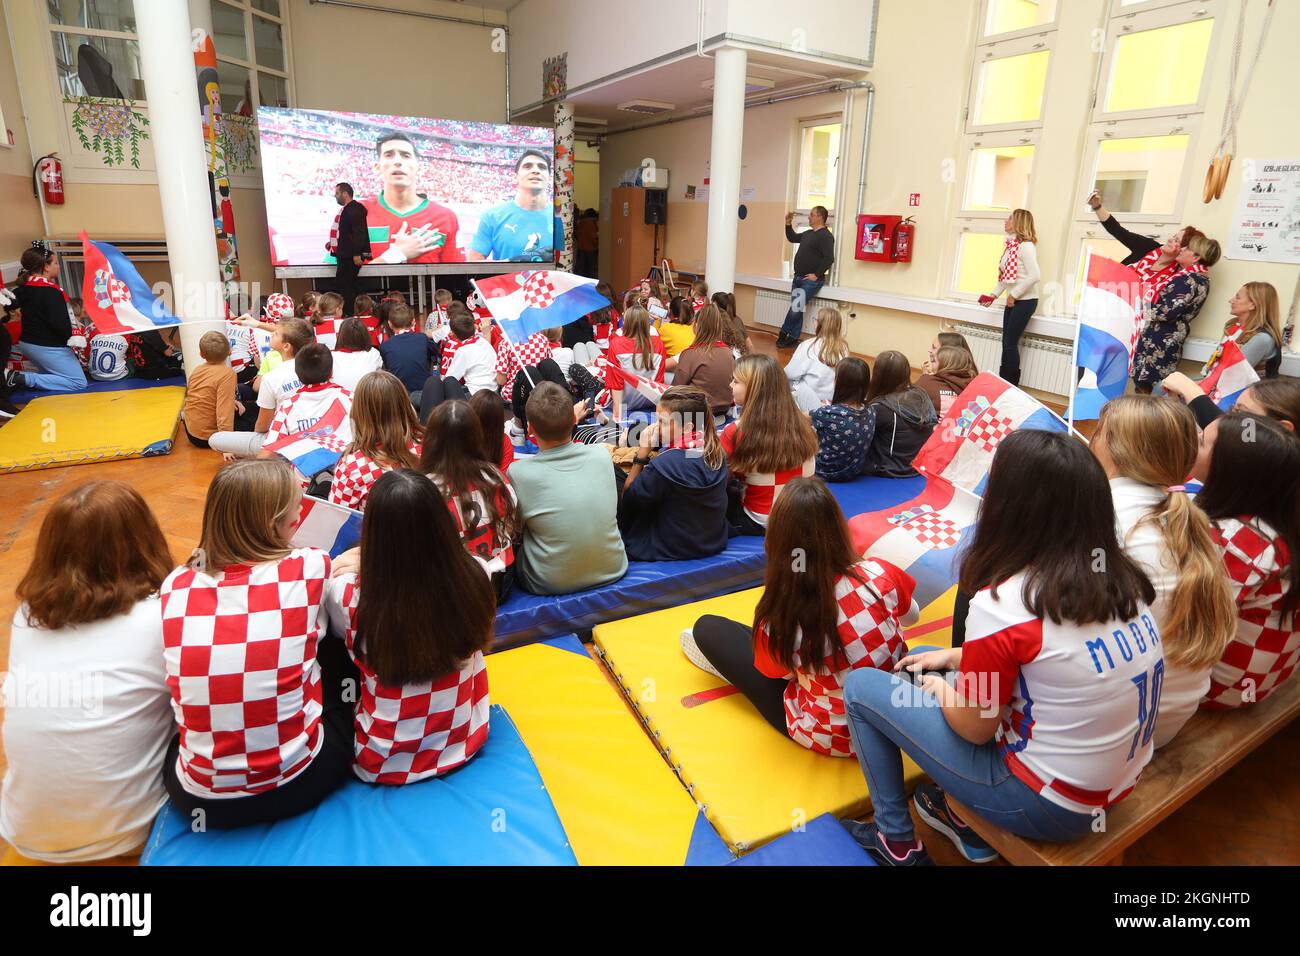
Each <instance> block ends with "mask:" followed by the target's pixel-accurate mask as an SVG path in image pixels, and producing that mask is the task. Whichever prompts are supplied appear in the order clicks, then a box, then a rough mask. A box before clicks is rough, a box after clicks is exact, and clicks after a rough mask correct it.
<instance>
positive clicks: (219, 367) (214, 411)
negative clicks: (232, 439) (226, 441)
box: [184, 332, 253, 448]
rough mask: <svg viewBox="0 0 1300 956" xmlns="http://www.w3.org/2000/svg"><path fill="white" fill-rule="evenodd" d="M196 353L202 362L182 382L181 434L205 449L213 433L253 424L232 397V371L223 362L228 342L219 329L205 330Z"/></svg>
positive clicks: (240, 405) (233, 394)
mask: <svg viewBox="0 0 1300 956" xmlns="http://www.w3.org/2000/svg"><path fill="white" fill-rule="evenodd" d="M199 355H201V356H203V364H202V365H200V366H199V367H198V368H196V369H195V370H194V371H193V373H192V374H191V375H190V378H189V382H188V383H186V389H185V420H184V425H185V437H186V438H188V439H189V440H190V444H191V445H194V446H195V447H196V448H207V447H209V445H208V438H209V437H210V436H211V435H212V434H213V433H214V432H229V431H234V430H235V429H236V427H238V428H239V430H240V431H248V430H250V429H251V428H252V427H253V423H252V421H251V420H249V418H248V416H247V415H246V414H245V409H244V405H243V403H241V402H240V401H238V400H237V399H236V398H235V386H236V382H235V370H234V369H232V368H231V367H230V366H229V365H227V364H226V358H227V357H228V356H229V355H230V342H229V341H228V340H227V339H226V337H225V336H224V335H222V334H221V333H220V332H205V333H204V334H203V336H202V337H201V338H200V339H199ZM236 414H238V416H239V419H240V420H239V422H238V426H237V425H236V419H235V416H236Z"/></svg>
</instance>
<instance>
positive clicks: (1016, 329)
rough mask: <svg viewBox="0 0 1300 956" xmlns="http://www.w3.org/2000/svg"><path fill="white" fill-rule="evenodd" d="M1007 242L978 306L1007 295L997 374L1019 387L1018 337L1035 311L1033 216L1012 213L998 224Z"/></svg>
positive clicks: (1025, 211)
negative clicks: (992, 282)
mask: <svg viewBox="0 0 1300 956" xmlns="http://www.w3.org/2000/svg"><path fill="white" fill-rule="evenodd" d="M1002 228H1003V229H1004V230H1005V231H1006V234H1007V242H1006V246H1005V248H1004V249H1003V250H1002V259H1001V261H1000V262H999V263H998V284H997V286H996V287H995V288H994V290H993V292H992V293H991V294H989V295H982V296H980V298H979V303H980V305H982V306H985V307H986V308H987V307H988V306H990V305H992V304H993V303H994V302H996V301H997V300H998V297H999V296H1001V295H1002V293H1003V292H1005V293H1006V294H1007V305H1006V308H1005V309H1004V310H1003V312H1002V366H1001V368H999V370H998V374H999V375H1001V376H1002V377H1003V378H1004V379H1006V380H1007V381H1008V382H1010V383H1011V384H1012V385H1019V384H1020V336H1022V335H1023V334H1024V332H1025V327H1026V326H1027V325H1029V320H1030V319H1032V318H1033V317H1034V312H1035V311H1036V310H1037V309H1038V279H1039V276H1040V275H1041V273H1040V272H1039V270H1038V248H1037V245H1036V243H1037V242H1038V233H1037V232H1036V231H1035V230H1034V214H1033V213H1031V212H1030V211H1029V210H1028V209H1016V210H1013V211H1012V213H1011V215H1009V216H1007V219H1006V222H1005V223H1003V224H1002Z"/></svg>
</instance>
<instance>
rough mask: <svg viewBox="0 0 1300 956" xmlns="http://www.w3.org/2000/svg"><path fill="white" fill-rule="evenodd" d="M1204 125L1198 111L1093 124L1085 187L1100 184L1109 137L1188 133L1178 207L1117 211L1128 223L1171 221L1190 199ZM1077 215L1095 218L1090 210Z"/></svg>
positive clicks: (1088, 141)
mask: <svg viewBox="0 0 1300 956" xmlns="http://www.w3.org/2000/svg"><path fill="white" fill-rule="evenodd" d="M1201 125H1202V117H1200V116H1198V115H1196V114H1189V115H1182V116H1176V117H1166V118H1164V119H1160V120H1123V121H1119V120H1116V121H1112V122H1107V123H1093V124H1090V125H1089V127H1088V130H1087V133H1088V137H1087V139H1086V140H1085V141H1084V154H1083V155H1084V157H1085V158H1086V161H1087V165H1086V166H1085V167H1084V177H1083V182H1082V183H1081V186H1082V187H1083V188H1084V189H1088V190H1089V191H1091V186H1092V185H1093V184H1094V183H1096V181H1097V166H1098V164H1099V162H1100V159H1101V144H1102V143H1103V142H1105V141H1107V140H1119V139H1139V138H1142V137H1148V136H1187V137H1188V140H1187V154H1186V156H1187V159H1186V161H1185V163H1184V165H1183V174H1182V181H1181V182H1180V183H1179V185H1178V194H1177V196H1176V198H1175V199H1174V208H1173V209H1172V210H1170V211H1169V212H1168V213H1150V212H1146V213H1144V212H1128V211H1126V210H1118V211H1117V213H1118V215H1120V216H1122V217H1123V221H1124V222H1125V223H1130V222H1132V223H1138V224H1141V225H1144V226H1145V225H1146V224H1148V223H1164V222H1168V221H1169V218H1170V216H1172V215H1174V214H1175V213H1176V212H1177V211H1178V210H1180V209H1182V208H1184V204H1185V203H1186V201H1187V191H1188V189H1189V188H1190V187H1189V185H1188V183H1189V177H1188V172H1189V171H1190V170H1191V168H1192V165H1193V163H1194V162H1195V160H1196V156H1197V152H1196V150H1197V148H1198V147H1199V144H1200V133H1201ZM1085 195H1086V194H1085ZM1077 218H1078V219H1080V220H1082V221H1085V222H1087V221H1090V220H1093V219H1095V217H1093V216H1092V214H1091V213H1090V212H1085V213H1083V214H1082V215H1080V216H1078V217H1077ZM1134 231H1135V232H1136V231H1139V230H1134Z"/></svg>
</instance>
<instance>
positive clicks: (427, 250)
mask: <svg viewBox="0 0 1300 956" xmlns="http://www.w3.org/2000/svg"><path fill="white" fill-rule="evenodd" d="M375 156H376V159H375V166H376V168H377V170H378V172H379V178H380V179H381V180H382V181H383V184H384V188H383V192H381V193H380V194H379V195H378V196H375V197H374V198H373V199H363V200H361V203H362V205H364V206H365V207H366V222H367V225H368V226H369V227H370V247H371V251H372V253H373V254H374V259H373V260H372V261H373V262H384V263H392V262H460V261H462V254H461V251H460V249H458V248H457V246H456V233H457V231H458V230H459V229H460V224H459V222H458V221H457V219H456V214H455V213H454V212H452V211H451V210H450V209H448V208H447V207H446V206H440V205H439V204H438V203H436V202H433V201H432V200H431V199H429V197H428V196H425V195H424V194H422V193H417V192H416V191H415V189H416V183H417V182H418V180H419V178H420V154H419V153H418V152H416V149H415V144H414V143H412V142H411V139H410V137H409V136H408V135H407V134H406V133H404V132H402V131H401V130H387V131H385V132H383V133H380V134H379V138H378V140H377V141H376V143H375Z"/></svg>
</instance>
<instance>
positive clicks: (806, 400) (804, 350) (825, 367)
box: [785, 306, 849, 412]
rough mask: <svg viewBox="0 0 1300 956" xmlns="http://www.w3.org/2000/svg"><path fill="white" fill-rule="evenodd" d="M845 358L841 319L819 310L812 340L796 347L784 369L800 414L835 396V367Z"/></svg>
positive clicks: (831, 311) (830, 311) (829, 310)
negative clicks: (800, 411)
mask: <svg viewBox="0 0 1300 956" xmlns="http://www.w3.org/2000/svg"><path fill="white" fill-rule="evenodd" d="M848 355H849V343H848V339H846V338H845V337H844V318H843V316H841V315H840V311H839V309H832V308H830V307H828V306H823V307H822V308H820V309H818V310H817V328H816V331H815V332H814V334H813V337H812V338H810V339H807V340H806V341H804V342H801V343H800V344H799V347H798V348H797V349H795V350H794V355H793V356H791V357H790V362H789V364H787V365H786V367H785V375H786V378H788V379H789V380H790V388H791V390H792V391H793V392H794V400H795V402H796V403H798V405H799V408H800V409H801V410H802V411H804V412H811V411H812V410H813V409H815V408H820V407H821V406H822V405H823V404H825V403H826V402H829V401H830V400H831V396H832V395H834V394H835V366H836V365H838V364H839V363H840V361H841V360H842V359H845V358H848Z"/></svg>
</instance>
